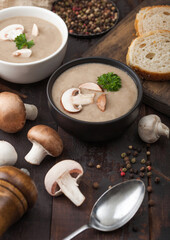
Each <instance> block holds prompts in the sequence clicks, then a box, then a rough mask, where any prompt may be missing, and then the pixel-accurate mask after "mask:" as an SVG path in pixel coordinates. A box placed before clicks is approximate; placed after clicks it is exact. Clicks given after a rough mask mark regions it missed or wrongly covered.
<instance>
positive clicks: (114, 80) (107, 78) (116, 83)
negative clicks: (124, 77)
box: [97, 72, 122, 92]
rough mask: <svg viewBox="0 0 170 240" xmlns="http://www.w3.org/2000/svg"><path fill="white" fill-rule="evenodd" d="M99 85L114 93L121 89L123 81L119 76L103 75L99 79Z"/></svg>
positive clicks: (111, 73)
mask: <svg viewBox="0 0 170 240" xmlns="http://www.w3.org/2000/svg"><path fill="white" fill-rule="evenodd" d="M97 83H98V84H99V85H100V86H101V87H102V88H103V89H106V90H107V91H110V92H113V91H118V90H119V89H120V88H121V86H122V85H121V79H120V77H119V76H118V75H117V74H114V73H113V72H109V73H107V74H103V75H101V76H100V77H98V79H97Z"/></svg>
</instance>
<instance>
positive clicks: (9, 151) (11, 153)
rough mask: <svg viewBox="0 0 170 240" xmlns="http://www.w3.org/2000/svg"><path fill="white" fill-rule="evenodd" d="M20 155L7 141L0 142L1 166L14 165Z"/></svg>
mask: <svg viewBox="0 0 170 240" xmlns="http://www.w3.org/2000/svg"><path fill="white" fill-rule="evenodd" d="M17 158H18V155H17V152H16V151H15V148H14V147H13V146H12V145H11V144H10V143H9V142H6V141H0V166H3V165H14V164H15V163H16V161H17Z"/></svg>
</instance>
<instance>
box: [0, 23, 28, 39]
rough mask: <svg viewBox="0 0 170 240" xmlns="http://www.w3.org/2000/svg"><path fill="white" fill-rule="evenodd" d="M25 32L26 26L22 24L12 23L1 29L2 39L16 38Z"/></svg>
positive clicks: (0, 37) (0, 36) (0, 35)
mask: <svg viewBox="0 0 170 240" xmlns="http://www.w3.org/2000/svg"><path fill="white" fill-rule="evenodd" d="M23 32H24V26H23V25H21V24H12V25H9V26H7V27H5V28H3V29H2V30H1V31H0V39H2V40H15V38H16V37H17V36H19V35H20V34H22V33H23Z"/></svg>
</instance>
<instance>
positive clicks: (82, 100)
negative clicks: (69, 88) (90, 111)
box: [73, 93, 95, 105]
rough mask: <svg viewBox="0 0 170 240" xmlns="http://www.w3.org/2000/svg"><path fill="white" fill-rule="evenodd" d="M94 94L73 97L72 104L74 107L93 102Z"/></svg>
mask: <svg viewBox="0 0 170 240" xmlns="http://www.w3.org/2000/svg"><path fill="white" fill-rule="evenodd" d="M94 95H95V94H94V93H91V94H81V93H80V94H78V95H76V96H73V104H75V105H86V104H90V103H92V102H93V99H94Z"/></svg>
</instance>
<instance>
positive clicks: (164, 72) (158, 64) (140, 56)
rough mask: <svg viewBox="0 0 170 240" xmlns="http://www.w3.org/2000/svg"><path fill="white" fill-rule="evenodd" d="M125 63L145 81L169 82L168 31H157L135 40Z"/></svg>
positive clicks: (169, 39)
mask: <svg viewBox="0 0 170 240" xmlns="http://www.w3.org/2000/svg"><path fill="white" fill-rule="evenodd" d="M126 62H127V64H128V65H129V66H130V67H131V68H132V69H134V70H135V71H136V72H137V73H138V74H139V75H140V76H141V77H143V78H144V79H146V80H153V81H155V80H158V81H163V80H170V31H166V30H157V31H153V32H149V33H146V34H144V35H142V36H139V37H137V38H135V39H134V40H133V41H132V43H131V45H130V46H129V49H128V53H127V56H126Z"/></svg>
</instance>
